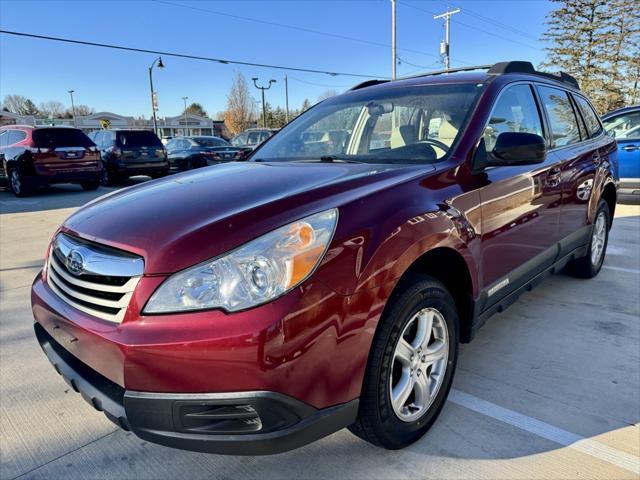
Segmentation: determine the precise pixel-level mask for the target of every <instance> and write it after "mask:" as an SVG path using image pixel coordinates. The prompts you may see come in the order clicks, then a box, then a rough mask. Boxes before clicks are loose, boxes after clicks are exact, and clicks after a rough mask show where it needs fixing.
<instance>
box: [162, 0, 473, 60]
mask: <svg viewBox="0 0 640 480" xmlns="http://www.w3.org/2000/svg"><path fill="white" fill-rule="evenodd" d="M150 1H152V2H155V3H160V4H164V5H171V6H173V7H178V8H186V9H189V10H195V11H198V12H206V13H212V14H214V15H220V16H222V17H227V18H234V19H236V20H244V21H247V22H254V23H261V24H263V25H270V26H272V27H280V28H288V29H290V30H297V31H299V32H306V33H313V34H316V35H323V36H325V37H333V38H339V39H341V40H349V41H352V42H359V43H363V44H367V45H373V46H375V47H384V48H391V44H390V43H383V42H375V41H373V40H366V39H364V38H357V37H350V36H348V35H342V34H340V33H332V32H325V31H323V30H315V29H312V28H307V27H300V26H298V25H290V24H287V23H279V22H272V21H270V20H262V19H260V18H252V17H244V16H242V15H236V14H232V13H227V12H220V11H218V10H210V9H208V8H202V7H195V6H193V5H185V4H182V3H175V2H171V1H168V0H150ZM398 50H402V51H405V52H409V53H416V54H418V55H425V56H427V57H434V58H437V57H438V55H435V54H432V53H427V52H422V51H420V50H412V49H409V48H398ZM463 63H464V62H463Z"/></svg>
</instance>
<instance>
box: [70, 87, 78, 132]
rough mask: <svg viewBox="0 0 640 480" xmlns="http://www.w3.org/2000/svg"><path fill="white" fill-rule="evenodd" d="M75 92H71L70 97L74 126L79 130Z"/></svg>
mask: <svg viewBox="0 0 640 480" xmlns="http://www.w3.org/2000/svg"><path fill="white" fill-rule="evenodd" d="M73 92H74V91H73V90H69V95H70V96H71V111H72V112H73V126H74V127H76V128H78V122H77V121H76V106H75V104H74V103H73Z"/></svg>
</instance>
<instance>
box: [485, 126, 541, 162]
mask: <svg viewBox="0 0 640 480" xmlns="http://www.w3.org/2000/svg"><path fill="white" fill-rule="evenodd" d="M546 157H547V145H546V143H545V141H544V138H542V137H541V136H540V135H536V134H534V133H522V132H503V133H501V134H500V135H498V138H497V139H496V145H495V147H493V150H492V151H491V152H488V154H487V165H490V166H498V165H532V164H536V163H542V162H544V159H545V158H546Z"/></svg>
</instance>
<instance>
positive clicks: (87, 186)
mask: <svg viewBox="0 0 640 480" xmlns="http://www.w3.org/2000/svg"><path fill="white" fill-rule="evenodd" d="M80 186H82V189H83V190H84V191H86V192H91V191H93V190H97V189H98V187H99V186H100V182H98V181H93V182H83V183H81V184H80Z"/></svg>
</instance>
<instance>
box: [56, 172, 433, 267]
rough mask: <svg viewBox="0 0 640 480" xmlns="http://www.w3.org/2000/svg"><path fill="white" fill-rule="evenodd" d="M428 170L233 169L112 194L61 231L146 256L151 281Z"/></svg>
mask: <svg viewBox="0 0 640 480" xmlns="http://www.w3.org/2000/svg"><path fill="white" fill-rule="evenodd" d="M429 168H430V167H429V166H424V165H423V166H420V167H416V166H407V165H405V166H398V165H395V166H394V165H367V164H350V163H344V164H336V163H332V164H323V163H299V162H295V163H294V162H273V163H255V162H233V163H228V164H223V165H218V166H213V167H206V168H201V169H197V170H193V171H189V172H185V173H183V174H179V175H174V176H171V177H167V178H164V179H161V180H155V181H151V182H148V183H145V184H140V185H136V186H133V187H129V188H125V189H122V190H119V191H116V192H112V193H110V194H107V195H105V196H103V197H100V198H98V199H96V200H94V201H93V202H91V203H89V204H87V205H86V206H84V207H83V208H81V209H79V210H78V211H77V212H76V213H74V214H73V215H72V216H71V217H69V218H68V219H67V221H66V222H65V223H64V225H63V226H62V230H63V231H67V232H68V233H71V234H74V235H77V236H79V237H82V238H85V239H88V240H92V241H95V242H98V243H102V244H106V245H110V246H112V247H115V248H119V249H122V250H126V251H129V252H134V253H137V254H139V255H141V256H142V257H143V258H144V260H145V273H146V274H151V275H153V274H166V273H173V272H176V271H178V270H181V269H184V268H187V267H189V266H191V265H194V264H196V263H199V262H201V261H204V260H206V259H208V258H212V257H215V256H217V255H220V254H221V253H224V252H226V251H229V250H230V249H233V248H235V247H237V246H239V245H241V244H243V243H245V242H247V241H249V240H251V239H253V238H256V237H258V236H260V235H262V234H264V233H266V232H268V231H270V230H273V229H275V228H278V227H280V226H282V225H285V224H287V223H289V222H292V221H294V220H296V219H299V218H302V217H304V216H306V215H310V214H312V213H316V212H319V211H322V210H325V209H329V208H334V207H339V206H340V205H342V204H344V203H346V202H349V201H353V200H355V199H357V198H359V197H361V196H363V195H366V194H368V193H371V192H372V191H375V190H378V189H381V188H386V187H388V186H390V185H391V184H395V183H398V182H401V181H404V180H407V179H409V178H412V177H414V176H416V175H417V174H424V172H425V169H427V170H428V169H429ZM431 168H433V167H431Z"/></svg>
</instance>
